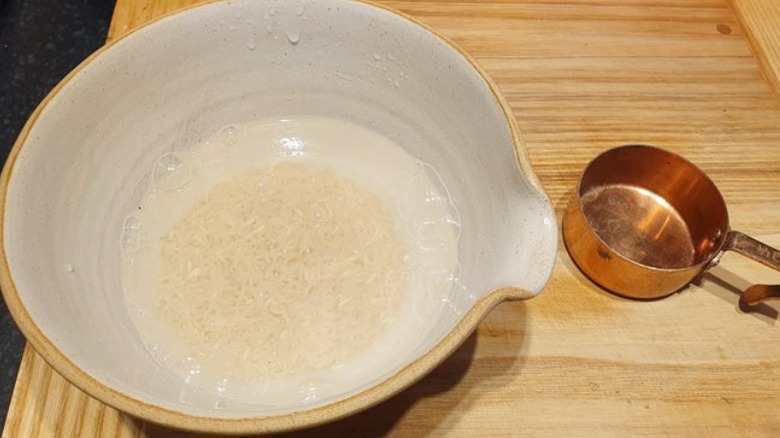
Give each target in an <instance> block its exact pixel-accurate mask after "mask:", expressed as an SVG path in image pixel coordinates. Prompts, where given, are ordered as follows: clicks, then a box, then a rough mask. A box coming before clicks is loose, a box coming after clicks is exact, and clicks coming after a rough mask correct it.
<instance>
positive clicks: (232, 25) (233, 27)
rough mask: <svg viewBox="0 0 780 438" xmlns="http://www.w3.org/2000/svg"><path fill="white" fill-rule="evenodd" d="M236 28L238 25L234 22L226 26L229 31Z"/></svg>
mask: <svg viewBox="0 0 780 438" xmlns="http://www.w3.org/2000/svg"><path fill="white" fill-rule="evenodd" d="M236 29H238V26H236V25H235V24H231V25H230V26H228V30H229V31H231V32H233V31H235V30H236Z"/></svg>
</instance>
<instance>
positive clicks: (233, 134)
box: [217, 125, 239, 144]
mask: <svg viewBox="0 0 780 438" xmlns="http://www.w3.org/2000/svg"><path fill="white" fill-rule="evenodd" d="M238 134H239V129H238V126H236V125H227V126H225V127H223V128H222V129H220V130H219V132H218V133H217V136H218V137H219V138H220V139H221V140H222V141H225V142H227V143H228V144H233V143H235V142H236V141H238Z"/></svg>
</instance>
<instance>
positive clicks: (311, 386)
mask: <svg viewBox="0 0 780 438" xmlns="http://www.w3.org/2000/svg"><path fill="white" fill-rule="evenodd" d="M317 392H318V391H317V385H316V384H315V383H314V382H306V383H304V384H303V385H301V389H300V391H299V393H300V395H301V401H303V402H304V403H314V402H316V401H317V399H318V398H319V397H318V394H317Z"/></svg>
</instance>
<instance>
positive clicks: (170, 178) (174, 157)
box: [152, 152, 192, 190]
mask: <svg viewBox="0 0 780 438" xmlns="http://www.w3.org/2000/svg"><path fill="white" fill-rule="evenodd" d="M191 180H192V164H190V163H189V162H187V161H185V160H184V159H183V157H181V156H180V155H179V154H177V153H175V152H168V153H166V154H163V155H161V156H160V158H158V159H157V161H155V162H154V168H153V170H152V182H153V184H154V186H155V187H159V188H161V189H164V190H180V189H182V188H184V187H185V186H186V185H187V184H189V183H190V181H191Z"/></svg>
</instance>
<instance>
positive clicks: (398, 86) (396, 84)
mask: <svg viewBox="0 0 780 438" xmlns="http://www.w3.org/2000/svg"><path fill="white" fill-rule="evenodd" d="M393 85H395V88H401V83H400V82H398V79H396V80H394V81H393Z"/></svg>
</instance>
